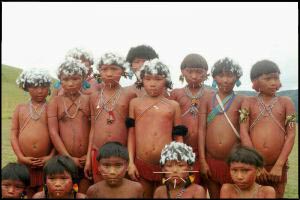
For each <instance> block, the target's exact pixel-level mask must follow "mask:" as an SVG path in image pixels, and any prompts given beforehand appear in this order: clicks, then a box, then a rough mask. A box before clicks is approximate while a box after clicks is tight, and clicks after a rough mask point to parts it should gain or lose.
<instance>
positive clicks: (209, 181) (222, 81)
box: [198, 58, 243, 198]
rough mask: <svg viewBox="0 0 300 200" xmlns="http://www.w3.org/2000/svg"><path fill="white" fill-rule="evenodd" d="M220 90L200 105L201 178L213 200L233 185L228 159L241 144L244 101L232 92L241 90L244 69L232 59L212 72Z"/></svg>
mask: <svg viewBox="0 0 300 200" xmlns="http://www.w3.org/2000/svg"><path fill="white" fill-rule="evenodd" d="M211 74H212V77H213V79H214V84H213V85H217V86H218V90H217V91H216V92H214V93H210V94H209V95H207V96H204V97H203V99H202V101H201V102H200V125H199V138H198V139H199V143H198V144H199V150H200V151H199V154H200V167H201V175H202V176H203V178H204V179H205V180H206V181H205V182H206V185H207V188H208V191H209V195H210V197H211V198H219V197H220V189H221V186H222V185H223V184H224V183H229V182H232V180H231V177H230V173H229V168H228V166H227V165H226V162H225V159H226V157H227V156H228V155H229V153H230V151H231V149H232V147H233V146H235V145H237V144H238V143H239V140H240V139H239V137H240V136H239V133H238V131H237V130H239V121H238V119H239V113H238V110H239V109H240V107H241V103H242V99H243V98H242V97H241V96H236V95H235V93H234V91H233V88H234V86H235V84H236V85H237V86H239V84H240V82H239V78H240V77H241V76H242V69H241V67H240V66H239V65H238V64H235V63H234V61H233V60H232V59H229V58H224V59H220V60H218V61H217V62H216V63H215V64H214V65H213V67H212V69H211Z"/></svg>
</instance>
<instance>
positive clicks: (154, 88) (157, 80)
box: [143, 74, 166, 97]
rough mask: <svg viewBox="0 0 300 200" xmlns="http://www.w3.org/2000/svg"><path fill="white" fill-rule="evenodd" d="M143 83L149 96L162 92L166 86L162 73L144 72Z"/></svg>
mask: <svg viewBox="0 0 300 200" xmlns="http://www.w3.org/2000/svg"><path fill="white" fill-rule="evenodd" d="M143 85H144V88H145V91H146V92H147V94H148V95H149V96H151V97H157V96H159V95H161V94H163V92H164V90H165V87H166V78H165V77H164V76H162V75H150V74H145V76H144V77H143Z"/></svg>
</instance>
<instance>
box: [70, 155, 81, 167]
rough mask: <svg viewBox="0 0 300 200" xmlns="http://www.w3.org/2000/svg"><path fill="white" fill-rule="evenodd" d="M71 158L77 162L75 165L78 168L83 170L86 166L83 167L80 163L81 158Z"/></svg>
mask: <svg viewBox="0 0 300 200" xmlns="http://www.w3.org/2000/svg"><path fill="white" fill-rule="evenodd" d="M71 158H72V160H73V161H74V162H75V165H76V166H77V167H79V168H83V167H84V165H81V163H80V158H76V157H71Z"/></svg>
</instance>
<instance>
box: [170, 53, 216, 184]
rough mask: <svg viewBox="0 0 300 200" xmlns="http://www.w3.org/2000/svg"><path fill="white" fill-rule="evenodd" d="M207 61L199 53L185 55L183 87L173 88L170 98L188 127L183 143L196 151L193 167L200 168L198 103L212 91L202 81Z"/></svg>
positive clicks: (196, 176) (198, 179) (182, 66)
mask: <svg viewBox="0 0 300 200" xmlns="http://www.w3.org/2000/svg"><path fill="white" fill-rule="evenodd" d="M207 70H208V66H207V62H206V60H205V59H204V58H203V57H202V56H201V55H199V54H189V55H187V56H186V57H185V58H184V59H183V61H182V63H181V73H182V77H181V80H182V81H183V79H182V78H183V77H184V78H185V80H186V81H187V85H186V86H185V87H184V88H180V89H174V90H173V91H172V92H171V95H170V99H173V100H175V101H177V102H178V103H179V105H180V109H181V112H182V113H183V114H182V115H181V119H182V123H183V124H184V125H185V126H187V127H188V130H189V133H188V135H187V137H185V138H184V143H186V144H187V145H190V146H191V147H192V148H193V150H194V152H195V153H196V161H195V162H194V164H195V165H194V166H193V168H194V169H195V170H200V162H199V151H198V141H199V140H198V134H199V123H200V121H199V108H200V107H199V104H200V101H201V99H202V98H201V97H202V96H205V95H206V93H210V92H212V91H211V90H208V89H206V88H205V86H204V84H203V82H204V81H205V80H206V79H207V75H208V74H207ZM195 178H196V180H195V182H196V183H199V181H200V175H199V173H197V174H195Z"/></svg>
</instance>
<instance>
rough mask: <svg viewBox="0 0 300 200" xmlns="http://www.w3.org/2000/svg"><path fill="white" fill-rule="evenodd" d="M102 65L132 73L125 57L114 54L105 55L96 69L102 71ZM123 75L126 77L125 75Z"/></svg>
mask: <svg viewBox="0 0 300 200" xmlns="http://www.w3.org/2000/svg"><path fill="white" fill-rule="evenodd" d="M102 65H117V66H119V67H120V68H122V69H123V70H124V72H128V71H130V70H129V68H130V67H129V63H128V62H126V61H125V59H124V58H123V56H120V55H118V54H117V53H113V52H108V53H105V54H103V55H102V56H101V58H100V59H98V61H97V62H96V63H95V66H96V69H100V68H101V66H102ZM123 75H125V73H124V74H123Z"/></svg>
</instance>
